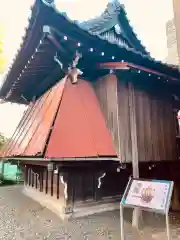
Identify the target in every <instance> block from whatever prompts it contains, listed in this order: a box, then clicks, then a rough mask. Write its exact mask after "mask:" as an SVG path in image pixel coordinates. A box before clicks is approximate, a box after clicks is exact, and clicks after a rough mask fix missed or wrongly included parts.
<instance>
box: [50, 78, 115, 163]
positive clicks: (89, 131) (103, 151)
mask: <svg viewBox="0 0 180 240" xmlns="http://www.w3.org/2000/svg"><path fill="white" fill-rule="evenodd" d="M116 155H117V153H116V151H115V148H114V146H113V142H112V137H111V135H110V132H109V130H108V128H107V126H106V124H105V120H104V116H103V114H102V112H101V109H100V105H99V102H98V100H97V97H96V95H95V93H94V91H93V89H92V86H91V84H90V83H89V82H87V81H84V80H79V81H78V83H77V84H71V82H70V81H69V82H67V86H66V88H65V91H64V94H63V98H62V101H61V105H60V108H59V110H58V113H57V117H56V121H55V124H54V127H53V130H52V134H51V137H50V140H49V143H48V146H47V150H46V152H45V157H46V158H55V159H58V158H59V159H60V158H70V157H98V156H102V157H103V156H116Z"/></svg>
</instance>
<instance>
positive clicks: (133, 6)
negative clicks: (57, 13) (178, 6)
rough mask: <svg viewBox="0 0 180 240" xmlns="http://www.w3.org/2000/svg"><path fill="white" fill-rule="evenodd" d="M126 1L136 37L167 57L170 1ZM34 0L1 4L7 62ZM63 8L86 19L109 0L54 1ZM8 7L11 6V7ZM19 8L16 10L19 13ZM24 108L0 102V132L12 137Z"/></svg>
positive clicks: (157, 55)
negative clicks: (166, 25)
mask: <svg viewBox="0 0 180 240" xmlns="http://www.w3.org/2000/svg"><path fill="white" fill-rule="evenodd" d="M120 1H121V2H122V3H124V4H125V7H126V11H127V13H128V18H129V20H130V23H131V25H132V26H133V28H134V31H135V32H136V33H137V35H138V37H139V39H140V40H141V41H142V43H143V44H144V45H145V46H146V48H147V49H148V51H149V52H150V53H151V55H152V56H153V57H155V58H156V59H159V60H164V59H165V58H166V56H167V47H166V31H165V23H166V22H167V21H168V20H169V19H172V16H173V14H172V0H151V1H147V0H120ZM32 2H33V0H16V1H13V0H6V1H2V3H1V7H0V24H1V23H2V24H4V26H5V28H6V29H5V30H6V35H5V50H6V53H7V57H8V60H9V62H10V61H11V60H12V58H13V56H14V54H15V52H16V51H17V48H18V46H19V45H20V42H21V39H22V36H23V34H24V28H25V26H27V23H28V22H27V19H28V16H29V15H30V11H29V7H30V5H31V4H32ZM56 2H57V5H58V6H59V8H61V9H62V11H64V10H67V12H68V13H69V15H70V16H71V17H72V18H75V19H80V20H83V19H88V18H89V17H93V16H94V15H98V14H99V13H100V12H101V11H102V10H103V9H104V8H105V6H106V4H107V2H108V0H89V1H88V0H56ZM10 6H11V7H10ZM18 11H19V12H18ZM23 110H24V107H23V106H17V105H16V104H1V105H0V132H3V133H4V134H5V135H6V136H8V137H9V136H11V134H12V132H13V131H14V129H15V127H16V125H17V124H18V122H19V120H20V118H21V117H22V114H23Z"/></svg>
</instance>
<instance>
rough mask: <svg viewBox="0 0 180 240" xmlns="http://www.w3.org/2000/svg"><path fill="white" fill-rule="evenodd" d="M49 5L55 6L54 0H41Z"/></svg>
mask: <svg viewBox="0 0 180 240" xmlns="http://www.w3.org/2000/svg"><path fill="white" fill-rule="evenodd" d="M41 1H42V3H44V4H45V5H47V6H54V4H55V3H54V0H41Z"/></svg>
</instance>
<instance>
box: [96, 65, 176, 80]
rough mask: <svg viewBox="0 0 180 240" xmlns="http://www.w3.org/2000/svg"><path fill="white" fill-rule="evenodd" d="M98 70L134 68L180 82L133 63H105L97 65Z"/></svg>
mask: <svg viewBox="0 0 180 240" xmlns="http://www.w3.org/2000/svg"><path fill="white" fill-rule="evenodd" d="M97 68H99V69H116V70H128V69H130V68H131V69H132V68H134V69H137V70H141V71H144V72H147V73H151V74H154V75H157V76H159V77H165V78H167V79H169V80H173V81H180V79H178V78H174V77H171V76H168V75H166V74H164V73H161V72H158V71H155V70H152V69H149V68H145V67H142V66H139V65H136V64H133V63H129V62H105V63H99V64H97Z"/></svg>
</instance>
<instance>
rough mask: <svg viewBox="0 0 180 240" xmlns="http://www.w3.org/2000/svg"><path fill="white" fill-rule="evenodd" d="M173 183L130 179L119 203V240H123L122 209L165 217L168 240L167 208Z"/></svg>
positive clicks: (168, 237)
mask: <svg viewBox="0 0 180 240" xmlns="http://www.w3.org/2000/svg"><path fill="white" fill-rule="evenodd" d="M173 186H174V183H173V182H172V181H165V180H164V181H163V180H146V179H138V178H131V179H130V180H129V182H128V184H127V187H126V190H125V192H124V195H123V197H122V200H121V203H120V225H121V240H124V224H123V223H124V219H123V208H124V207H129V208H134V209H136V208H138V209H140V210H144V211H149V212H157V213H160V214H163V215H165V216H166V229H167V239H168V240H170V229H169V216H168V214H169V207H170V203H171V196H172V191H173Z"/></svg>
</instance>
